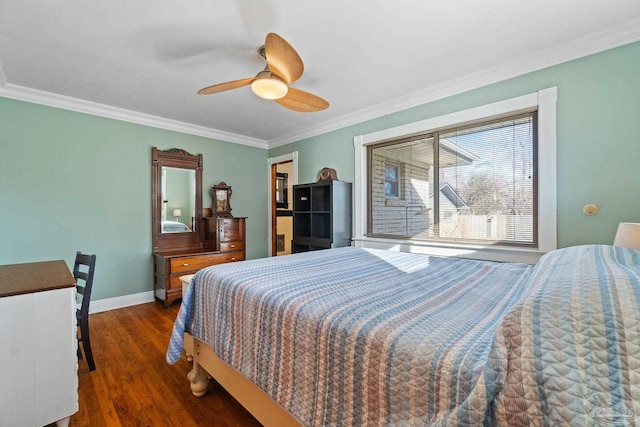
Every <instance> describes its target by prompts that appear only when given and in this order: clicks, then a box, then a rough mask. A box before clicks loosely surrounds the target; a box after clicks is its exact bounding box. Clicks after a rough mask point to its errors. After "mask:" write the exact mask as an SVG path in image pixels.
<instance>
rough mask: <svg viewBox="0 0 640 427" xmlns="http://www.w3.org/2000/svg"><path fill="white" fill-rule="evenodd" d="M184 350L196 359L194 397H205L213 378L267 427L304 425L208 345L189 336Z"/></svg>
mask: <svg viewBox="0 0 640 427" xmlns="http://www.w3.org/2000/svg"><path fill="white" fill-rule="evenodd" d="M184 348H185V352H186V353H187V358H193V369H192V370H191V372H189V374H188V375H187V378H188V379H189V381H190V382H191V392H192V393H193V395H194V396H196V397H202V396H204V395H205V394H206V393H207V390H208V388H209V383H210V382H211V378H213V379H214V380H216V381H217V382H218V383H219V384H220V385H221V386H222V387H224V389H225V390H227V391H228V392H229V394H231V396H233V397H234V398H235V399H236V400H237V401H238V402H239V403H240V404H241V405H242V406H243V407H244V408H245V409H246V410H247V411H249V413H250V414H251V415H253V416H254V417H255V418H256V419H257V420H258V421H260V423H261V424H262V425H263V426H265V427H289V426H291V427H293V426H296V427H299V426H301V425H302V424H301V423H300V422H299V421H298V420H297V419H295V418H294V417H293V415H291V414H290V413H289V412H287V411H286V410H285V409H284V408H282V407H281V406H280V405H279V404H278V403H276V402H275V401H274V400H273V399H272V398H271V397H270V396H269V395H268V394H266V393H265V392H264V391H262V390H261V389H260V388H259V387H258V386H257V385H255V384H254V383H252V382H251V381H249V380H248V379H247V378H246V377H245V376H244V375H242V374H241V373H240V372H238V371H237V370H235V369H234V368H233V367H231V366H230V365H229V364H227V363H226V362H224V361H223V360H222V359H220V358H219V357H218V356H217V355H216V354H215V352H214V351H213V349H212V348H211V346H209V345H208V344H207V343H205V342H203V341H200V340H199V339H197V338H194V337H193V336H191V335H189V334H188V333H185V334H184Z"/></svg>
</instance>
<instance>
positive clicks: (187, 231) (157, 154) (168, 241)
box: [152, 147, 203, 252]
mask: <svg viewBox="0 0 640 427" xmlns="http://www.w3.org/2000/svg"><path fill="white" fill-rule="evenodd" d="M152 182H153V189H152V192H153V194H152V201H153V202H152V205H153V206H152V226H153V250H154V252H162V251H182V250H198V249H202V247H203V240H202V237H201V235H202V227H201V225H200V218H202V155H201V154H198V155H193V154H190V153H188V152H187V151H185V150H180V149H177V148H174V149H171V150H166V151H162V150H158V149H157V148H156V147H153V149H152Z"/></svg>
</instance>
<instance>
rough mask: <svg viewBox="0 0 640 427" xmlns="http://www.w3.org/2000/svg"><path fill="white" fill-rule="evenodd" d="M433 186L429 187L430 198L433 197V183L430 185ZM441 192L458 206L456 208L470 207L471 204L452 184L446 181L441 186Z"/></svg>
mask: <svg viewBox="0 0 640 427" xmlns="http://www.w3.org/2000/svg"><path fill="white" fill-rule="evenodd" d="M429 186H430V187H431V188H430V189H429V190H430V191H429V194H430V196H429V198H430V199H432V198H433V187H432V184H430V185H429ZM440 194H442V195H443V196H444V197H446V198H447V200H448V201H449V202H450V203H451V204H452V205H453V206H454V207H455V208H456V209H469V205H468V204H467V202H465V201H464V200H463V199H462V197H460V195H459V194H458V193H457V192H456V190H454V189H453V187H452V186H450V185H449V184H447V183H445V184H443V185H441V186H440Z"/></svg>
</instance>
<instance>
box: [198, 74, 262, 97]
mask: <svg viewBox="0 0 640 427" xmlns="http://www.w3.org/2000/svg"><path fill="white" fill-rule="evenodd" d="M254 80H255V77H251V78H248V79H241V80H233V81H231V82H225V83H218V84H217V85H213V86H207V87H205V88H202V89H200V90H199V91H198V95H210V94H212V93H218V92H224V91H225V90H231V89H235V88H238V87H242V86H247V85H250V84H251V82H252V81H254Z"/></svg>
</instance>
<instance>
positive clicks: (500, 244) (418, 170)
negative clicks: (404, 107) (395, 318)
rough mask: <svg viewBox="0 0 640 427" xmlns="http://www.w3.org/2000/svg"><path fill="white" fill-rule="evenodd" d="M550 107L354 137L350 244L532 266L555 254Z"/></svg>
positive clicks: (513, 106)
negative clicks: (394, 187) (390, 170)
mask: <svg viewBox="0 0 640 427" xmlns="http://www.w3.org/2000/svg"><path fill="white" fill-rule="evenodd" d="M556 100H557V89H556V88H555V87H552V88H548V89H542V90H540V91H538V92H534V93H530V94H527V95H523V96H519V97H516V98H511V99H506V100H503V101H498V102H495V103H492V104H486V105H482V106H479V107H474V108H470V109H468V110H462V111H458V112H454V113H450V114H446V115H444V116H439V117H433V118H428V119H425V120H422V121H419V122H414V123H409V124H406V125H401V126H398V127H395V128H389V129H383V130H380V131H377V132H374V133H370V134H367V135H358V136H356V137H354V146H355V151H356V152H355V185H354V194H355V212H354V215H355V221H354V244H355V245H356V246H361V247H374V248H387V249H396V250H403V251H410V252H418V253H427V254H436V255H455V256H461V257H470V258H476V259H488V260H496V261H520V262H529V263H534V262H536V261H537V260H538V259H539V257H540V256H541V255H542V254H543V253H544V252H546V251H549V250H552V249H555V248H556V236H557V226H556V205H557V202H556V175H557V172H556V157H555V156H556V135H555V131H556V128H555V126H556ZM386 164H396V165H397V166H398V175H397V176H398V179H399V183H400V189H399V197H398V198H397V199H395V200H390V199H388V198H385V197H384V190H383V187H382V186H384V182H385V169H386ZM376 168H380V169H381V170H380V171H379V172H376V171H375V169H376ZM376 186H379V188H380V190H379V191H376V190H375V188H376Z"/></svg>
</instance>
